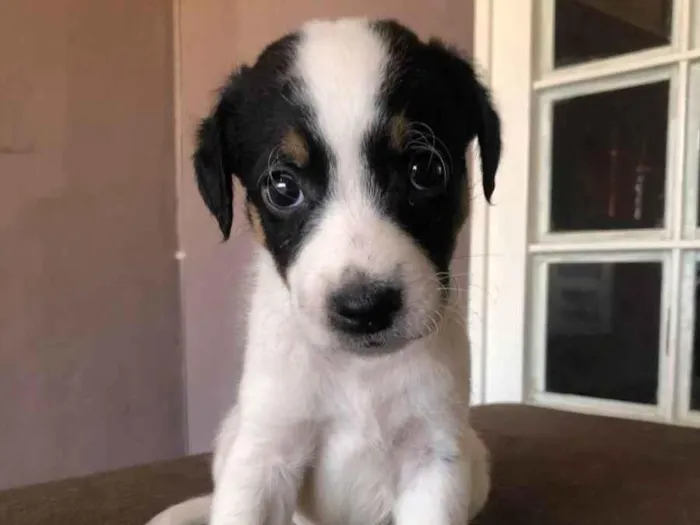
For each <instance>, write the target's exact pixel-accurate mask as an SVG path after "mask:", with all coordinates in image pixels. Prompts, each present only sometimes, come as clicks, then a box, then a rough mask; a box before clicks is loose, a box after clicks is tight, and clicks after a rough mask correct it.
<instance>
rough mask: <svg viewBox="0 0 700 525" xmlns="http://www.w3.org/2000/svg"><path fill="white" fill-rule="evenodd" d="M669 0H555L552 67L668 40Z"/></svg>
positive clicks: (624, 51)
mask: <svg viewBox="0 0 700 525" xmlns="http://www.w3.org/2000/svg"><path fill="white" fill-rule="evenodd" d="M672 6H673V0H644V1H640V0H614V1H610V0H556V1H555V11H554V27H555V29H554V67H562V66H569V65H572V64H578V63H581V62H589V61H591V60H599V59H603V58H609V57H612V56H615V55H622V54H625V53H632V52H634V51H641V50H644V49H650V48H653V47H660V46H665V45H668V44H670V43H671V25H672Z"/></svg>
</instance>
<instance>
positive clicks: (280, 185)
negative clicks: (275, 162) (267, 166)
mask: <svg viewBox="0 0 700 525" xmlns="http://www.w3.org/2000/svg"><path fill="white" fill-rule="evenodd" d="M262 197H263V201H264V202H265V205H266V206H267V207H268V208H270V210H271V211H273V212H275V213H277V214H279V215H284V214H286V213H289V212H291V211H293V210H294V209H296V208H297V207H298V206H300V205H301V204H302V203H303V202H304V192H303V191H301V188H300V187H299V185H298V184H297V182H296V180H294V176H293V175H292V174H291V173H289V172H288V171H284V170H277V171H272V172H270V173H269V175H268V176H267V177H265V180H264V181H263V183H262Z"/></svg>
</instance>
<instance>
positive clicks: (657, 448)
mask: <svg viewBox="0 0 700 525" xmlns="http://www.w3.org/2000/svg"><path fill="white" fill-rule="evenodd" d="M473 414H474V415H473V419H474V426H475V427H476V428H477V429H478V430H479V432H480V433H481V434H482V435H483V436H484V439H485V440H486V441H487V443H488V445H489V447H490V449H491V452H492V456H493V464H494V466H493V483H494V487H493V491H492V494H491V499H490V501H489V503H488V505H487V507H486V509H485V511H484V513H483V514H482V515H481V516H480V517H479V518H477V524H478V525H626V524H634V525H696V524H700V431H698V430H690V429H681V428H676V427H671V426H662V425H654V424H648V423H639V422H632V421H623V420H616V419H609V418H601V417H593V416H583V415H575V414H570V413H565V412H559V411H553V410H547V409H542V408H533V407H525V406H515V405H496V406H489V407H481V408H476V409H475V410H474V412H473ZM208 461H209V460H208V457H205V456H199V457H192V458H186V459H183V460H178V461H174V462H167V463H160V464H156V465H148V466H143V467H137V468H132V469H128V470H122V471H117V472H111V473H106V474H99V475H95V476H91V477H87V478H81V479H77V480H67V481H62V482H57V483H50V484H45V485H39V486H34V487H28V488H24V489H15V490H12V491H8V492H4V493H0V524H2V525H38V524H42V525H44V524H46V525H49V524H50V525H88V524H89V525H93V524H94V525H97V524H99V525H143V524H144V523H145V522H146V521H147V520H148V519H149V518H151V517H152V516H153V515H154V514H155V513H157V512H158V511H160V510H161V509H163V508H164V507H166V506H168V505H169V504H172V503H175V502H177V501H180V500H182V499H184V498H187V497H190V496H194V495H197V494H201V493H204V492H207V491H208V490H209V489H210V481H209V465H208ZM425 525H432V524H425Z"/></svg>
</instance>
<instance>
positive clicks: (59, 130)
mask: <svg viewBox="0 0 700 525" xmlns="http://www.w3.org/2000/svg"><path fill="white" fill-rule="evenodd" d="M0 13H1V14H0V489H2V488H5V487H8V486H13V485H21V484H25V483H34V482H39V481H44V480H49V479H55V478H62V477H66V476H72V475H79V474H83V473H88V472H93V471H97V470H102V469H110V468H116V467H120V466H124V465H130V464H135V463H142V462H147V461H153V460H156V459H160V458H167V457H172V456H176V455H179V454H181V453H183V452H184V449H185V446H184V445H185V443H184V424H183V402H182V400H183V398H184V394H183V388H182V386H183V385H182V373H181V352H182V348H181V345H180V310H179V290H178V285H179V281H178V273H177V270H178V269H177V264H176V262H175V260H174V258H173V254H174V251H175V249H176V235H175V234H176V229H175V224H174V217H175V215H176V202H175V184H174V182H175V177H174V175H173V172H174V147H173V143H174V140H173V137H174V134H173V120H174V119H173V114H174V104H173V71H172V70H173V67H172V64H173V60H172V59H173V57H172V2H171V0H149V1H142V0H122V1H121V2H97V1H95V0H21V1H18V2H12V1H9V2H7V1H6V2H2V7H1V8H0Z"/></svg>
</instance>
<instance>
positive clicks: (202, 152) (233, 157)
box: [193, 69, 245, 240]
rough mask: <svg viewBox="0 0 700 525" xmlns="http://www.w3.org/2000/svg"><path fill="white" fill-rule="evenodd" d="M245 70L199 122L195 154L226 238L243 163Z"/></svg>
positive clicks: (202, 189) (200, 180) (200, 181)
mask: <svg viewBox="0 0 700 525" xmlns="http://www.w3.org/2000/svg"><path fill="white" fill-rule="evenodd" d="M244 73H245V69H241V70H240V71H238V72H236V73H235V74H234V75H232V76H231V77H230V78H229V80H228V82H227V84H226V85H225V86H224V88H223V89H222V90H221V93H220V94H219V100H218V101H217V103H216V106H215V107H214V109H213V111H212V113H211V114H210V115H209V116H208V117H206V118H205V119H203V120H202V122H201V123H200V125H199V129H198V130H197V145H196V149H195V152H194V155H193V162H194V171H195V175H196V178H197V187H198V188H199V193H200V195H201V196H202V199H203V200H204V203H205V204H206V206H207V208H208V209H209V211H210V212H211V214H212V215H213V216H214V217H215V218H216V220H217V222H218V223H219V229H220V230H221V233H222V234H223V236H224V240H227V239H228V238H229V236H230V235H231V226H232V225H233V175H234V174H238V169H239V165H240V162H239V156H240V155H239V151H238V150H239V146H238V143H237V142H238V141H237V139H238V136H239V135H238V131H237V123H238V119H239V111H240V108H239V106H240V103H241V97H242V91H241V84H242V79H243V75H244Z"/></svg>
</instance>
